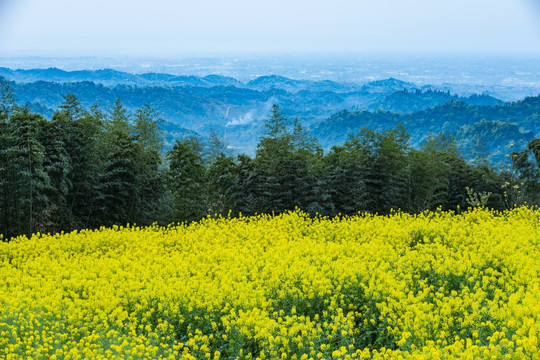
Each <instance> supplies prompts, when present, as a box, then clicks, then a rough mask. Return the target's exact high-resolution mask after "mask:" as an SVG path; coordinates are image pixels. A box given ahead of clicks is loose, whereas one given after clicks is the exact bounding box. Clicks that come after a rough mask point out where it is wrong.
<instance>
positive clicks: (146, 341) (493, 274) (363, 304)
mask: <svg viewBox="0 0 540 360" xmlns="http://www.w3.org/2000/svg"><path fill="white" fill-rule="evenodd" d="M0 304H1V307H0V358H6V359H23V358H24V359H30V358H31V359H83V358H92V359H94V358H95V359H145V358H147V359H301V360H306V359H313V360H315V359H369V358H372V359H439V358H445V359H454V358H455V359H479V358H482V359H538V358H540V211H538V210H532V209H529V208H525V207H523V208H519V209H515V210H512V211H508V212H505V213H497V212H491V211H487V210H482V209H475V210H471V211H469V212H465V213H463V214H461V215H455V214H453V213H445V212H442V213H441V212H435V213H427V214H422V215H408V214H401V213H395V214H393V215H390V216H384V217H383V216H374V215H358V216H354V217H347V218H334V219H328V218H310V217H308V216H307V215H305V214H303V213H301V212H293V213H289V214H284V215H279V216H266V215H262V216H258V217H252V218H239V219H236V218H235V219H222V218H219V219H206V220H203V221H201V222H199V223H195V224H192V225H189V226H186V225H177V226H176V225H175V226H168V227H159V226H152V227H145V228H139V227H134V226H131V227H114V228H103V229H100V230H96V231H81V232H73V233H68V234H59V235H53V236H49V235H39V234H37V235H35V236H33V237H32V238H30V239H28V238H26V237H19V238H17V239H14V240H12V241H11V242H7V243H0Z"/></svg>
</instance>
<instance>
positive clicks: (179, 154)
mask: <svg viewBox="0 0 540 360" xmlns="http://www.w3.org/2000/svg"><path fill="white" fill-rule="evenodd" d="M167 160H168V162H169V170H168V186H169V189H170V191H171V196H172V203H173V209H172V215H171V216H172V219H173V221H194V220H198V219H200V218H201V217H203V216H204V215H205V214H207V210H208V208H207V198H206V193H205V190H206V184H205V183H206V168H205V167H204V163H203V158H202V144H201V143H200V141H199V140H197V139H196V138H193V137H192V138H186V139H184V140H180V141H177V142H176V144H175V145H174V147H173V148H172V150H171V151H169V152H168V153H167Z"/></svg>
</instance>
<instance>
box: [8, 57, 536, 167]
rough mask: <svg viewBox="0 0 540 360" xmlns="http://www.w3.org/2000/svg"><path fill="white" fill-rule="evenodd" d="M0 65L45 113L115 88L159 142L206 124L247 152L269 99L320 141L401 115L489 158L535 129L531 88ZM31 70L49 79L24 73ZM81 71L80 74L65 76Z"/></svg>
mask: <svg viewBox="0 0 540 360" xmlns="http://www.w3.org/2000/svg"><path fill="white" fill-rule="evenodd" d="M0 74H2V76H6V78H8V79H10V80H11V86H12V87H13V89H14V92H15V95H16V98H17V101H18V103H19V104H21V105H24V104H28V105H29V106H30V107H31V108H32V109H33V110H34V111H36V112H38V113H40V114H42V115H44V116H46V117H49V118H50V117H51V116H52V114H53V113H54V111H55V109H57V108H58V106H60V104H61V103H62V102H63V96H64V95H66V94H69V93H72V94H74V95H75V96H76V97H77V98H78V100H79V102H80V103H81V104H82V106H83V107H85V108H89V107H90V106H92V105H93V104H96V103H99V104H101V105H102V107H103V108H104V110H107V109H108V107H110V106H111V105H112V104H113V103H114V101H115V100H116V99H117V98H120V99H121V100H122V102H123V104H124V105H125V107H126V108H127V109H128V110H129V111H131V112H134V111H136V109H138V108H140V107H142V106H143V105H144V104H146V103H148V104H149V105H150V106H152V107H153V108H154V109H155V110H157V112H158V113H159V114H160V118H161V122H160V127H161V129H162V130H163V132H164V137H165V139H166V142H167V143H168V146H170V145H171V144H172V143H174V140H175V139H178V138H182V137H184V136H189V135H200V136H205V135H208V134H209V132H210V129H215V130H216V131H217V132H218V133H220V134H223V135H226V137H227V140H228V141H229V143H230V145H231V146H232V147H233V148H235V149H236V150H237V151H238V152H244V153H248V154H253V153H254V151H255V146H256V144H257V142H258V140H259V138H258V136H259V134H260V132H261V125H262V122H263V119H265V118H266V117H267V116H268V114H269V112H270V109H271V106H272V104H278V105H279V106H280V108H281V109H282V110H283V111H284V113H285V115H286V116H287V117H289V118H291V119H294V118H298V119H299V120H300V122H301V123H303V124H304V126H306V127H307V128H309V129H311V130H313V133H314V134H315V135H316V136H317V137H318V138H319V140H320V143H321V145H322V146H323V147H324V148H326V149H328V148H329V147H330V146H332V145H335V144H342V143H344V142H345V141H346V140H347V136H348V134H351V133H354V132H357V131H358V130H360V129H361V128H362V127H364V126H365V127H368V128H371V129H374V130H385V129H389V128H392V127H394V126H395V125H396V124H398V123H402V124H403V125H404V126H405V127H406V128H407V129H408V130H409V132H410V134H411V143H412V144H413V145H414V146H417V145H419V144H420V143H421V142H422V141H423V140H424V139H425V137H426V136H427V135H428V134H429V132H430V131H433V132H435V133H438V132H445V133H448V134H451V135H454V136H456V137H458V138H459V141H460V145H461V148H462V150H463V151H464V152H468V153H471V154H472V149H473V148H478V146H477V145H478V143H479V139H481V140H482V141H481V142H482V144H485V146H486V147H487V148H488V149H489V150H490V151H491V152H493V155H492V160H494V161H495V162H498V163H500V162H502V161H504V160H505V159H504V158H503V154H507V153H508V151H506V150H507V149H506V148H507V147H509V146H510V145H511V144H515V145H516V147H519V146H522V145H523V144H525V143H526V142H527V141H528V140H529V139H530V138H531V137H532V136H539V135H540V125H539V124H540V116H539V115H538V114H539V113H540V111H539V109H540V100H539V98H538V97H529V98H526V99H524V100H522V101H518V102H514V103H503V102H502V101H500V100H498V99H496V98H494V97H492V96H490V95H488V94H480V95H478V94H474V95H470V96H467V97H464V96H459V95H457V94H453V93H452V92H451V91H449V90H446V91H441V90H437V89H434V88H433V87H428V86H423V87H422V88H418V87H417V86H415V84H413V83H410V82H405V81H401V80H398V79H395V78H390V79H385V80H377V81H372V82H369V83H366V84H362V85H359V84H353V83H337V82H333V81H312V80H295V79H290V78H286V77H282V76H274V75H270V76H261V77H258V78H256V79H253V80H251V81H249V82H247V83H243V82H241V81H238V80H236V79H233V78H229V77H224V76H220V75H209V76H204V77H198V76H178V75H170V74H159V73H146V74H129V73H124V72H119V71H115V70H97V71H90V70H84V71H72V72H68V71H63V70H59V69H55V68H50V69H35V70H10V69H6V68H0ZM36 79H48V81H45V80H38V81H30V80H36ZM81 79H86V80H84V81H74V80H81ZM24 80H27V81H24ZM107 84H110V85H107ZM157 84H164V85H163V86H159V85H157ZM502 147H505V149H504V151H503V150H500V149H501V148H502ZM496 148H497V149H496Z"/></svg>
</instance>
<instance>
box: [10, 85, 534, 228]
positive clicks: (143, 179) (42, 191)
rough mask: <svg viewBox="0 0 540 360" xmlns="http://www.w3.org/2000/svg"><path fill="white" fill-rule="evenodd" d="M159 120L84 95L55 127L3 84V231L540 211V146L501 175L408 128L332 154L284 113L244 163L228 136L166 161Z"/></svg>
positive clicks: (186, 142) (189, 143) (354, 141)
mask: <svg viewBox="0 0 540 360" xmlns="http://www.w3.org/2000/svg"><path fill="white" fill-rule="evenodd" d="M157 120H158V119H157V115H156V113H155V112H154V111H153V109H152V108H150V107H149V106H144V107H142V108H140V109H139V110H137V111H136V112H135V113H134V114H133V115H129V114H128V113H127V111H126V109H125V108H124V106H123V105H122V103H121V101H120V100H117V101H116V103H115V104H114V105H113V106H112V107H110V108H109V109H107V110H102V109H100V107H99V106H97V105H96V106H93V107H92V108H91V109H90V110H88V111H86V110H84V109H83V108H82V107H81V106H80V105H79V103H78V100H77V99H76V97H75V96H73V95H66V96H65V98H64V103H63V104H62V105H61V106H60V107H59V108H58V109H57V110H56V112H55V113H54V115H53V116H52V117H51V119H50V120H47V119H45V118H44V117H42V116H41V115H38V114H36V113H33V112H31V111H30V110H29V109H28V108H24V107H23V108H20V107H18V106H16V105H15V103H14V101H13V94H12V92H11V91H10V88H9V86H8V85H7V83H6V82H4V83H2V86H0V202H1V203H2V206H1V207H0V234H3V237H4V238H10V237H12V236H16V235H19V234H31V233H36V232H41V233H47V232H51V233H53V232H59V231H69V230H73V229H81V228H97V227H100V226H110V225H113V224H119V225H123V224H126V223H136V224H139V225H147V224H151V223H152V222H154V221H157V222H160V223H163V224H166V223H171V222H180V221H194V220H198V219H201V218H202V217H204V216H206V215H214V214H222V215H227V214H229V213H230V214H231V215H232V216H235V215H237V214H239V213H242V214H244V215H251V214H255V213H271V212H275V213H279V212H284V211H287V210H293V209H294V208H295V207H299V208H301V209H303V210H304V211H306V212H309V213H311V214H316V213H318V214H321V215H328V216H336V215H339V214H342V215H346V214H354V213H357V212H359V211H361V212H372V213H380V214H387V213H389V212H390V211H391V210H392V209H394V210H397V209H401V210H403V211H407V212H414V213H418V212H421V211H424V210H433V209H437V208H441V209H443V210H446V209H451V210H456V211H461V209H464V208H466V207H467V206H471V205H478V204H479V205H486V206H489V207H492V208H495V209H505V208H511V207H514V206H516V205H520V204H523V203H525V202H527V203H528V204H531V205H533V204H539V203H540V171H539V168H538V163H539V162H540V140H538V139H534V140H532V141H530V143H529V148H528V149H527V150H524V151H521V152H515V153H512V154H509V155H510V156H511V159H512V164H513V168H511V169H508V170H503V171H501V170H496V169H495V168H493V167H492V166H491V164H490V163H489V162H488V161H487V160H486V158H485V156H484V155H479V156H478V157H477V158H476V159H475V160H474V161H472V162H468V161H465V160H464V159H463V157H462V156H461V154H460V153H459V151H458V150H457V147H456V143H455V142H454V141H452V139H450V138H448V137H446V136H444V135H435V134H431V135H430V136H429V137H428V140H427V141H425V143H424V144H423V146H422V147H421V148H419V149H412V148H411V147H410V146H409V138H408V135H407V132H406V130H405V129H404V128H403V127H402V126H400V125H398V126H396V127H395V128H393V129H389V130H384V131H380V132H378V131H373V130H369V129H362V130H360V131H359V132H358V133H357V134H355V135H353V136H350V138H349V140H348V141H347V142H346V143H345V144H344V145H343V146H334V147H332V148H331V150H330V151H328V152H327V153H324V152H323V150H322V148H321V147H320V146H319V145H318V143H317V141H316V140H315V138H313V137H312V136H310V135H309V133H308V132H307V131H306V130H305V129H303V127H302V126H301V125H300V123H299V122H298V121H290V120H289V119H287V118H286V117H284V116H283V114H282V112H281V110H280V109H279V107H278V106H276V105H274V107H273V108H272V111H271V113H270V115H269V117H268V118H267V119H266V120H265V121H264V131H263V133H262V134H261V138H260V139H261V140H260V142H259V144H258V146H257V151H256V156H255V157H253V158H252V157H249V156H247V155H238V156H233V154H232V153H231V152H230V150H229V149H228V147H227V146H226V145H225V144H224V142H223V139H221V138H220V137H219V136H217V135H216V134H212V135H211V136H210V138H209V141H206V142H204V143H203V142H201V140H199V139H198V138H195V137H189V138H184V139H183V140H179V141H177V142H176V143H175V145H174V147H173V148H172V150H170V151H168V152H167V153H166V154H163V151H162V148H163V144H162V137H161V134H160V131H159V129H158V126H157Z"/></svg>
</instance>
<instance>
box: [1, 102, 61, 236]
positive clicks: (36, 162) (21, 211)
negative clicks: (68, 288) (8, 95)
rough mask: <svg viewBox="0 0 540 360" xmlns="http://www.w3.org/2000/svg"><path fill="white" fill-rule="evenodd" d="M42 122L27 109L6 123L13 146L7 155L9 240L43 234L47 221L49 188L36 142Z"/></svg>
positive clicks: (41, 148) (40, 148)
mask: <svg viewBox="0 0 540 360" xmlns="http://www.w3.org/2000/svg"><path fill="white" fill-rule="evenodd" d="M45 121H46V120H45V119H43V118H42V117H41V116H40V115H38V114H32V113H30V112H29V111H28V109H26V108H25V109H22V110H21V111H18V112H16V113H15V114H13V115H12V116H11V117H10V119H9V132H10V133H11V134H10V135H11V136H12V139H13V142H12V144H11V146H10V147H9V149H8V150H7V154H6V157H7V160H8V164H9V168H8V171H7V173H8V181H9V188H10V189H11V190H10V191H11V194H10V201H8V203H9V205H8V207H9V208H11V209H12V213H11V216H10V219H9V221H8V224H7V229H8V231H7V235H8V236H9V235H17V234H32V233H34V232H37V231H46V230H47V226H46V224H47V223H48V222H49V221H50V216H49V215H50V214H47V213H46V211H45V210H46V209H47V207H48V202H49V200H48V198H47V196H46V189H47V187H49V186H50V185H49V178H48V176H47V173H46V172H45V170H44V168H43V158H44V148H43V145H41V143H40V142H39V129H40V127H41V126H42V124H43V123H44V122H45Z"/></svg>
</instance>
